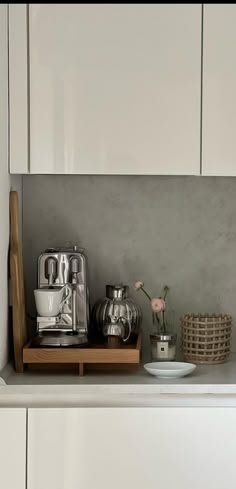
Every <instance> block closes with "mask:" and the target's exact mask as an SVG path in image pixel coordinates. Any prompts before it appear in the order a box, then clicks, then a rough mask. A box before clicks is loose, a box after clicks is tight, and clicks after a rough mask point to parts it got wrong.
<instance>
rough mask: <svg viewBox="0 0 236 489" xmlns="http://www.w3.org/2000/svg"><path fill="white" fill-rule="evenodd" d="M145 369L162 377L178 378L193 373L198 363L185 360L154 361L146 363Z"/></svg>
mask: <svg viewBox="0 0 236 489" xmlns="http://www.w3.org/2000/svg"><path fill="white" fill-rule="evenodd" d="M144 368H145V370H147V372H148V373H149V374H151V375H155V376H156V377H159V378H160V379H178V378H179V377H185V375H189V374H191V373H192V372H193V371H194V370H195V368H196V365H194V364H193V363H185V362H152V363H146V365H144Z"/></svg>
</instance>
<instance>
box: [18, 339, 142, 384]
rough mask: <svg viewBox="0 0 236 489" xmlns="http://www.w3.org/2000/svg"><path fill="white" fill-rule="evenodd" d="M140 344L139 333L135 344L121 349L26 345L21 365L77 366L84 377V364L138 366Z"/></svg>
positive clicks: (95, 346)
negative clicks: (36, 346)
mask: <svg viewBox="0 0 236 489" xmlns="http://www.w3.org/2000/svg"><path fill="white" fill-rule="evenodd" d="M141 343H142V337H141V333H139V336H138V338H137V342H136V344H134V345H124V346H122V348H108V347H107V345H92V346H91V347H89V348H67V347H65V348H43V347H41V348H35V347H31V344H30V343H28V344H27V345H25V346H24V348H23V364H38V365H42V364H44V365H48V366H49V365H50V366H52V365H53V364H54V365H56V364H57V365H58V364H65V365H68V364H73V365H75V364H77V365H78V367H79V374H80V375H84V367H85V366H86V364H111V365H112V364H127V365H135V364H136V365H139V363H140V356H141Z"/></svg>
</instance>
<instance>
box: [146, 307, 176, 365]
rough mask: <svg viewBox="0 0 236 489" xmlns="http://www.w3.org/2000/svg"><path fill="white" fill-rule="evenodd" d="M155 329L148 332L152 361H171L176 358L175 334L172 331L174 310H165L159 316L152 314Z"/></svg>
mask: <svg viewBox="0 0 236 489" xmlns="http://www.w3.org/2000/svg"><path fill="white" fill-rule="evenodd" d="M152 322H153V326H154V328H155V331H154V332H153V333H152V334H150V343H151V357H152V361H153V362H163V361H166V362H172V361H175V359H176V344H177V335H176V333H175V332H174V327H173V325H174V311H168V313H166V312H165V315H162V317H161V318H159V316H158V315H156V314H153V315H152Z"/></svg>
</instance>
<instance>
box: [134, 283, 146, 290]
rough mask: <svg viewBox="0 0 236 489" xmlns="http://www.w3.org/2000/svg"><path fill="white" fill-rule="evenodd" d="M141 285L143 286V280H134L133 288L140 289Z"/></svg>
mask: <svg viewBox="0 0 236 489" xmlns="http://www.w3.org/2000/svg"><path fill="white" fill-rule="evenodd" d="M143 286H144V283H143V282H140V281H139V282H135V284H134V288H135V289H136V290H139V289H141V288H142V287H143Z"/></svg>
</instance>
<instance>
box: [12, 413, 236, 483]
mask: <svg viewBox="0 0 236 489" xmlns="http://www.w3.org/2000/svg"><path fill="white" fill-rule="evenodd" d="M28 436H29V438H28V489H171V488H175V489H200V488H202V489H223V488H226V489H235V476H236V469H235V465H236V463H235V460H236V409H231V408H215V409H213V408H75V409H74V408H70V409H69V408H63V409H29V427H28ZM5 487H6V486H4V489H5Z"/></svg>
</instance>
